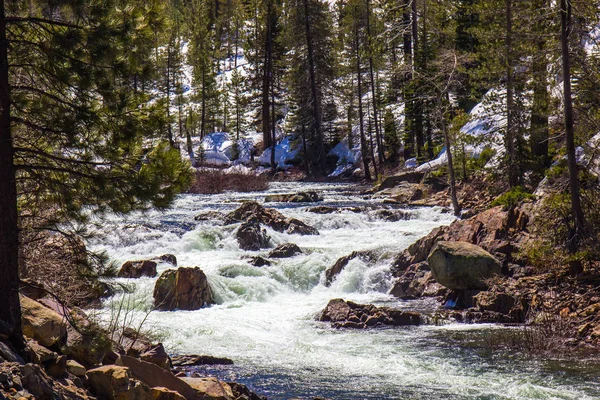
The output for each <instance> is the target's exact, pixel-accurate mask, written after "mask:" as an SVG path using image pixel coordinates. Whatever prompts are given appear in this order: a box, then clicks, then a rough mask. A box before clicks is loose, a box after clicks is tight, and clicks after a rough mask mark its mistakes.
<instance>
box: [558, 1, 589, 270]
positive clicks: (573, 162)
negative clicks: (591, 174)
mask: <svg viewBox="0 0 600 400" xmlns="http://www.w3.org/2000/svg"><path fill="white" fill-rule="evenodd" d="M560 16H561V35H560V41H561V48H562V61H563V62H562V70H563V71H562V72H563V87H564V103H565V104H564V112H565V142H566V147H567V158H568V164H569V181H570V186H571V211H572V214H573V220H574V223H575V229H574V232H573V233H572V235H571V237H570V238H569V250H570V251H571V252H572V253H575V252H577V249H578V248H579V241H580V240H581V237H582V234H583V228H584V225H585V219H584V215H583V209H582V208H581V198H580V193H579V178H578V173H577V158H576V156H575V127H574V118H573V98H572V90H571V55H570V52H569V36H570V34H571V32H572V26H571V3H570V2H569V1H568V0H561V1H560ZM580 270H581V266H580V265H579V266H577V267H576V268H574V270H573V271H572V272H573V273H578V272H581V271H580Z"/></svg>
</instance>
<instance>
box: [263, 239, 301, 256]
mask: <svg viewBox="0 0 600 400" xmlns="http://www.w3.org/2000/svg"><path fill="white" fill-rule="evenodd" d="M302 253H303V251H302V249H301V248H300V247H298V245H297V244H295V243H284V244H280V245H279V246H277V247H275V248H274V249H273V250H272V251H271V252H270V253H269V258H289V257H294V256H295V255H298V254H302Z"/></svg>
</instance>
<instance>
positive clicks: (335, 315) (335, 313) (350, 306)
mask: <svg viewBox="0 0 600 400" xmlns="http://www.w3.org/2000/svg"><path fill="white" fill-rule="evenodd" d="M319 321H324V322H331V325H332V326H333V327H335V328H354V329H366V328H371V327H376V326H382V325H387V326H405V325H420V324H421V315H420V314H419V313H416V312H409V311H402V310H397V309H394V308H390V307H376V306H374V305H372V304H357V303H354V302H352V301H346V300H343V299H333V300H330V301H329V304H327V307H325V309H324V310H323V312H322V313H321V315H320V316H319Z"/></svg>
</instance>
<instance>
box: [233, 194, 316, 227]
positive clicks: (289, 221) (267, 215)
mask: <svg viewBox="0 0 600 400" xmlns="http://www.w3.org/2000/svg"><path fill="white" fill-rule="evenodd" d="M250 221H253V222H257V223H260V224H263V225H266V226H268V227H270V228H271V229H273V230H275V231H277V232H287V233H290V234H300V235H318V234H319V231H318V230H317V229H315V228H314V227H312V226H309V225H307V224H305V223H304V222H302V221H300V220H298V219H294V218H286V217H285V216H284V215H283V214H281V213H280V212H279V211H277V210H274V209H271V208H264V207H263V206H261V205H260V204H258V203H257V202H254V201H247V202H244V203H243V204H242V205H241V206H240V207H239V208H238V209H237V210H235V211H232V212H230V213H229V214H227V216H226V217H225V224H227V225H229V224H234V223H239V222H250Z"/></svg>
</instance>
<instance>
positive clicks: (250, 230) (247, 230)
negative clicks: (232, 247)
mask: <svg viewBox="0 0 600 400" xmlns="http://www.w3.org/2000/svg"><path fill="white" fill-rule="evenodd" d="M235 237H236V239H237V241H238V244H239V246H240V249H242V250H250V251H256V250H260V249H264V248H266V247H268V246H269V240H270V239H271V238H270V237H269V235H267V231H266V230H265V229H263V228H261V226H260V224H258V223H257V222H255V221H251V222H244V223H242V225H240V227H239V228H238V230H237V232H236V234H235Z"/></svg>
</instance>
